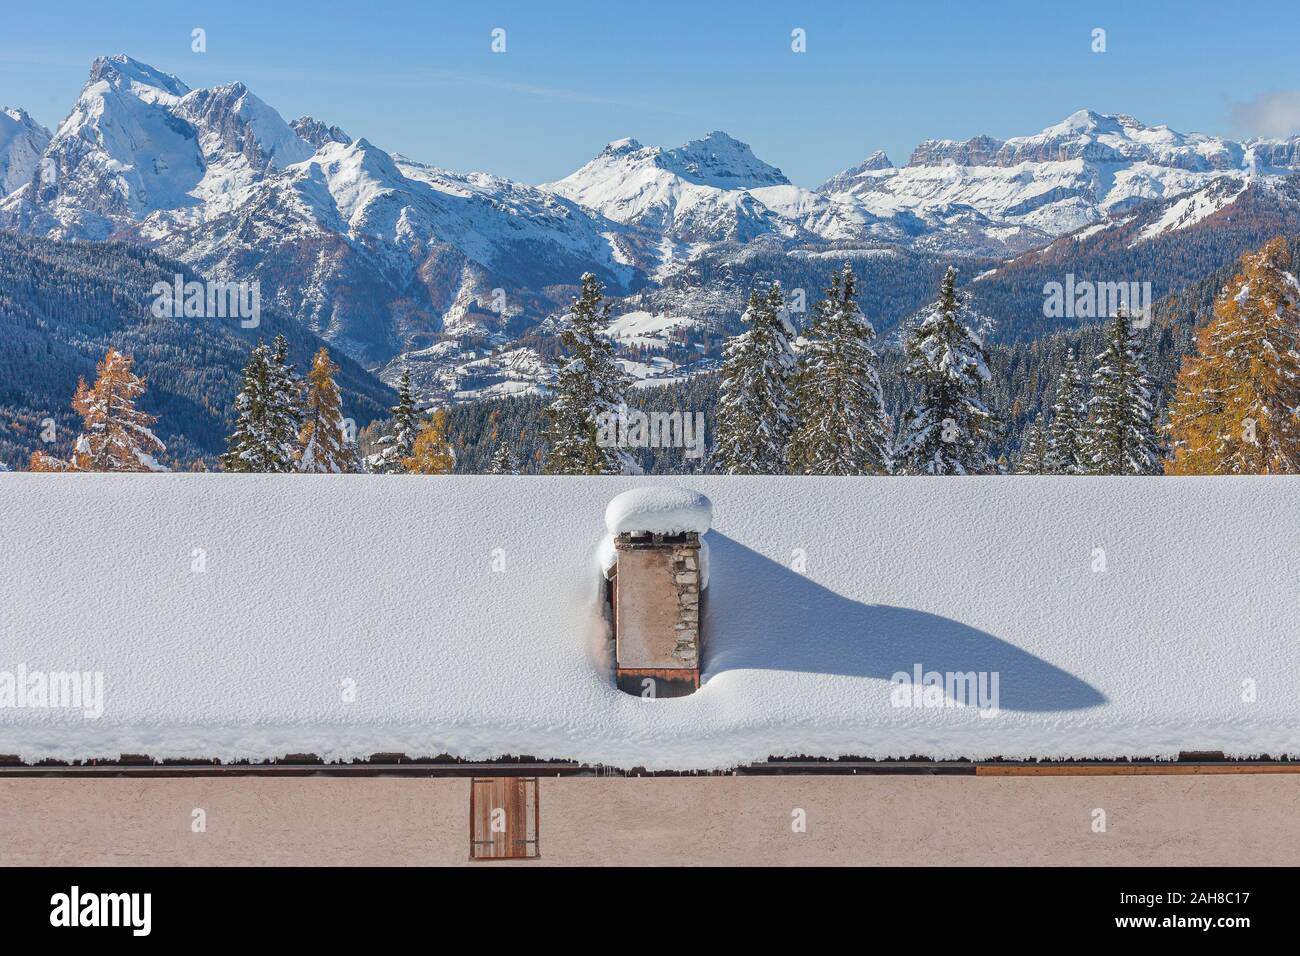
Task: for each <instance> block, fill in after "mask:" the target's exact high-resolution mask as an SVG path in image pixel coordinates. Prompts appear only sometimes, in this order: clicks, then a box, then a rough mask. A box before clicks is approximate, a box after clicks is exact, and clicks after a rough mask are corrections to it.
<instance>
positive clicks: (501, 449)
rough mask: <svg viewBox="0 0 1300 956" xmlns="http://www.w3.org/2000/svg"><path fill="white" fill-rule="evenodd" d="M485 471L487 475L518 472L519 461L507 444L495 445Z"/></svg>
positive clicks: (514, 473)
mask: <svg viewBox="0 0 1300 956" xmlns="http://www.w3.org/2000/svg"><path fill="white" fill-rule="evenodd" d="M487 473H488V474H489V475H517V474H519V463H518V462H517V461H516V460H515V456H514V453H513V452H512V451H511V450H510V447H509V446H508V445H505V444H500V445H497V447H496V451H494V452H493V453H492V461H491V462H489V463H488V470H487Z"/></svg>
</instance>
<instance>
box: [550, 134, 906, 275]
mask: <svg viewBox="0 0 1300 956" xmlns="http://www.w3.org/2000/svg"><path fill="white" fill-rule="evenodd" d="M542 188H544V189H549V190H551V191H553V192H555V193H558V194H559V195H561V196H565V197H567V198H569V199H572V200H573V201H575V202H577V203H580V204H581V205H583V206H585V207H587V208H589V209H593V210H596V211H598V212H599V213H601V215H603V216H606V217H608V218H609V219H612V220H614V221H615V222H621V223H627V224H630V225H636V226H640V227H642V228H646V229H650V230H653V231H654V232H656V233H657V234H659V235H661V236H663V237H664V239H665V240H667V241H668V244H667V245H666V246H665V247H664V258H665V259H666V260H669V261H671V260H672V259H677V258H681V257H683V256H684V255H687V254H688V252H687V251H686V249H685V248H674V246H673V244H674V243H678V244H682V246H683V247H685V246H686V245H687V244H693V243H717V242H740V243H744V242H748V241H750V240H752V239H755V238H757V237H759V236H762V235H777V236H781V237H783V238H787V239H793V240H804V241H817V240H819V239H864V238H868V237H869V236H871V235H872V234H873V228H872V227H873V226H877V225H878V223H877V220H876V218H875V217H873V216H868V215H864V214H863V212H862V210H861V209H859V208H856V206H855V205H854V204H852V203H850V204H841V203H839V202H838V201H837V200H836V199H835V198H834V197H827V196H822V195H819V194H817V193H814V192H812V191H811V190H807V189H801V188H800V187H798V186H795V185H793V184H792V183H791V182H790V181H789V180H788V179H787V178H786V177H785V174H784V173H782V172H781V170H779V169H777V168H776V167H775V166H770V165H768V164H767V163H765V162H763V161H762V160H760V159H758V158H757V157H756V156H755V155H754V153H753V151H752V150H751V149H750V148H749V146H748V145H746V144H745V143H742V142H739V141H738V140H735V139H733V138H732V137H730V136H728V135H727V134H726V133H723V132H720V131H715V132H712V133H710V134H709V135H708V136H705V137H704V138H703V139H698V140H692V141H691V142H689V143H686V144H685V145H684V146H678V147H676V148H674V149H664V148H662V147H659V146H642V145H641V144H640V143H638V142H637V141H636V140H634V139H620V140H615V141H614V142H612V143H610V144H609V145H608V146H606V147H605V148H604V149H603V150H601V152H600V154H599V155H598V156H596V158H595V159H593V160H592V161H591V162H589V163H587V164H586V165H585V166H583V167H582V168H581V169H579V170H578V171H577V172H575V173H572V174H571V175H569V176H566V177H565V178H564V179H561V180H558V181H556V182H553V183H547V184H545V185H544V186H543V187H542ZM874 231H875V232H877V233H879V235H878V237H879V238H883V239H893V238H898V236H896V235H895V234H894V233H893V232H892V231H891V230H888V229H877V230H874ZM663 264H664V265H667V264H669V263H668V262H665V263H663Z"/></svg>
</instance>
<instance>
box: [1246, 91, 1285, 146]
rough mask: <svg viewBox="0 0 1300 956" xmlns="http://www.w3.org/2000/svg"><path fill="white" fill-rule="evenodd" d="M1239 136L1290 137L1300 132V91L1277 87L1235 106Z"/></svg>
mask: <svg viewBox="0 0 1300 956" xmlns="http://www.w3.org/2000/svg"><path fill="white" fill-rule="evenodd" d="M1232 128H1233V132H1234V133H1236V134H1238V135H1247V136H1268V137H1276V136H1290V135H1291V134H1292V133H1297V132H1300V90H1274V91H1272V92H1270V93H1261V94H1260V95H1259V96H1256V97H1255V98H1254V99H1252V100H1247V101H1246V102H1244V103H1236V104H1234V105H1233V107H1232Z"/></svg>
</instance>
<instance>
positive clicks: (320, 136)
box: [289, 116, 352, 149]
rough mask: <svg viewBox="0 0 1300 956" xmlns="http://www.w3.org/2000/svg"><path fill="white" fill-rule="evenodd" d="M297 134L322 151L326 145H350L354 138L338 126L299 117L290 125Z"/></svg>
mask: <svg viewBox="0 0 1300 956" xmlns="http://www.w3.org/2000/svg"><path fill="white" fill-rule="evenodd" d="M289 125H290V126H291V127H292V128H293V131H294V132H295V133H297V134H298V135H299V136H301V137H302V138H303V139H304V140H306V141H307V142H308V143H311V144H312V145H313V146H315V147H316V148H317V149H320V148H321V147H322V146H324V145H325V144H326V143H350V142H352V137H351V136H349V135H348V134H347V133H346V132H344V131H343V130H342V129H340V128H339V127H337V126H328V125H326V124H325V123H322V122H321V121H320V120H318V119H316V118H315V117H312V116H299V117H298V118H297V119H296V120H294V121H293V122H292V123H290V124H289Z"/></svg>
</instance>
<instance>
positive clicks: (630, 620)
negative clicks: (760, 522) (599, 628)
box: [605, 485, 712, 698]
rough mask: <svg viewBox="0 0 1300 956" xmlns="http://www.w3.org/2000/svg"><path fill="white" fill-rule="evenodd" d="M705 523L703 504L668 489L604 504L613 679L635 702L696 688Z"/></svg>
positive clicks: (707, 514)
mask: <svg viewBox="0 0 1300 956" xmlns="http://www.w3.org/2000/svg"><path fill="white" fill-rule="evenodd" d="M711 518H712V506H711V505H710V503H709V499H707V498H705V497H704V496H703V495H701V494H699V493H698V492H694V491H689V490H687V489H684V488H674V487H672V486H669V485H661V486H654V487H650V488H637V489H634V490H633V491H629V492H624V493H623V494H621V495H619V496H618V497H617V498H615V499H614V500H613V501H612V502H610V505H609V508H608V509H606V512H605V523H606V526H607V528H608V529H609V532H610V536H611V539H612V544H613V548H612V551H611V549H610V548H609V547H608V544H607V546H606V554H607V560H612V566H610V567H607V568H606V576H607V577H608V579H609V590H608V595H609V600H610V612H611V618H612V621H613V631H614V657H615V680H616V682H617V684H618V688H619V690H622V691H625V692H626V693H629V694H636V695H637V696H639V697H647V698H648V697H683V696H685V695H687V694H690V693H694V692H695V691H696V690H697V689H698V688H699V686H700V658H701V640H700V638H701V632H700V621H701V615H700V608H701V601H702V599H703V596H704V593H705V587H706V585H707V583H708V579H707V561H708V546H707V544H704V542H702V541H701V540H700V538H701V535H703V534H704V533H705V532H706V531H708V528H709V524H710V521H711Z"/></svg>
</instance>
